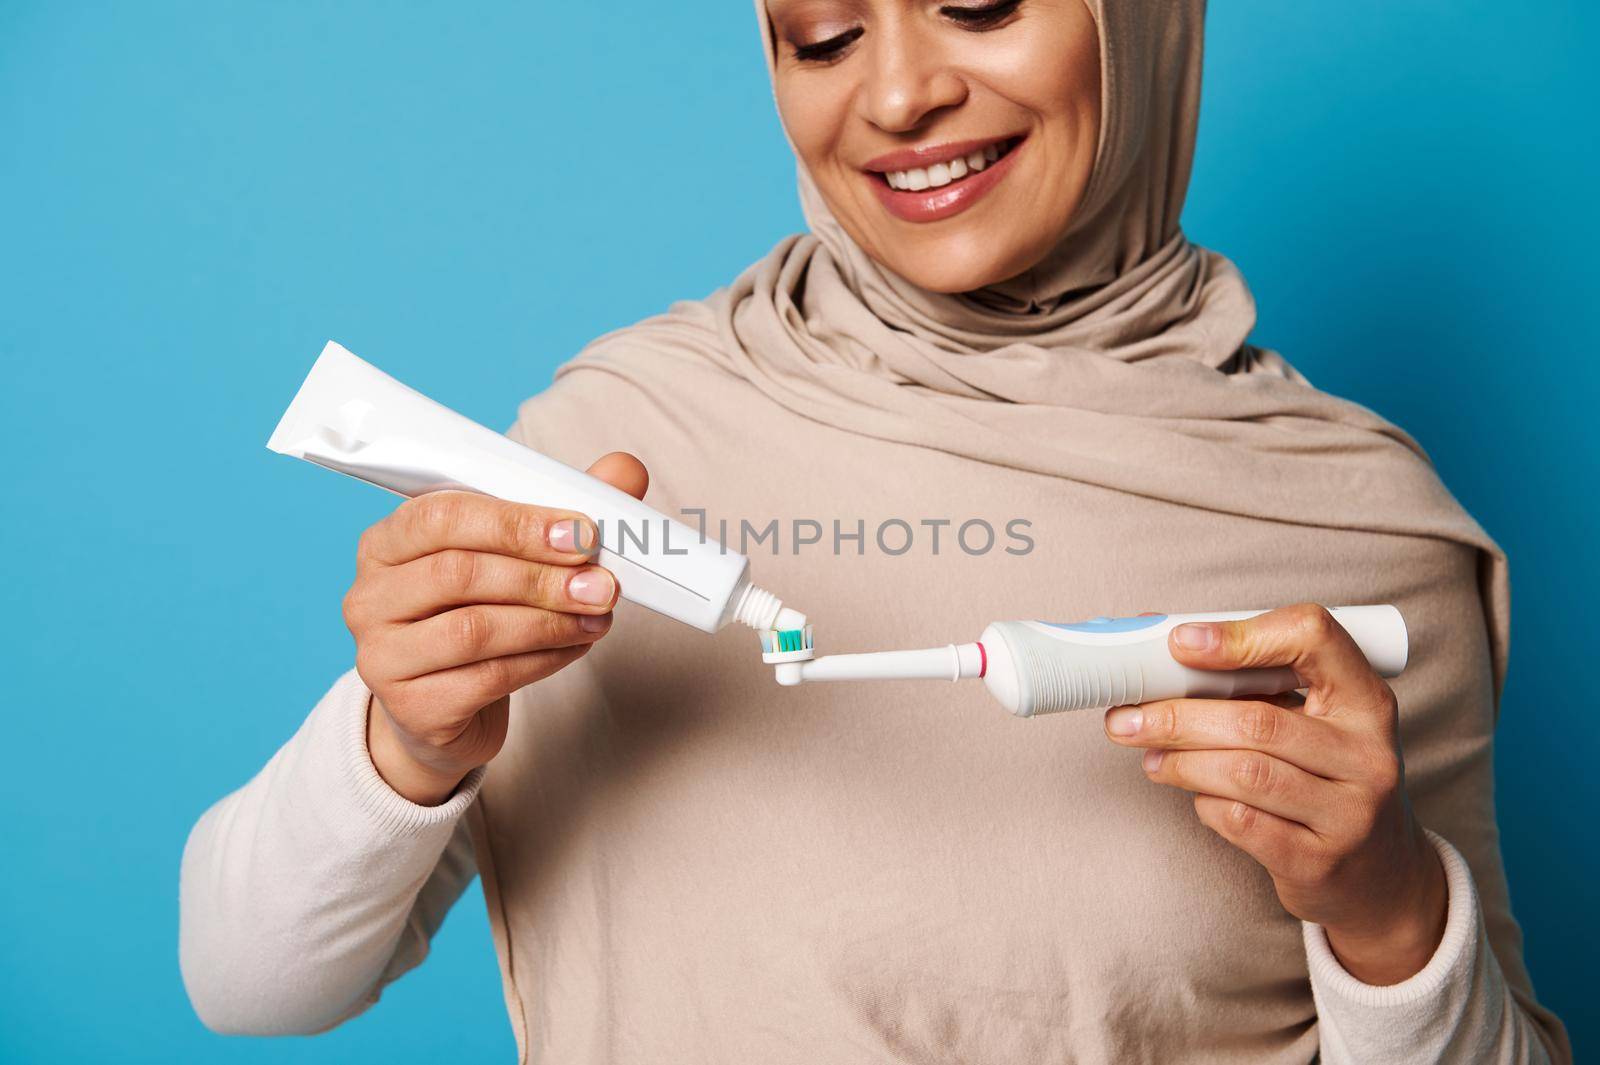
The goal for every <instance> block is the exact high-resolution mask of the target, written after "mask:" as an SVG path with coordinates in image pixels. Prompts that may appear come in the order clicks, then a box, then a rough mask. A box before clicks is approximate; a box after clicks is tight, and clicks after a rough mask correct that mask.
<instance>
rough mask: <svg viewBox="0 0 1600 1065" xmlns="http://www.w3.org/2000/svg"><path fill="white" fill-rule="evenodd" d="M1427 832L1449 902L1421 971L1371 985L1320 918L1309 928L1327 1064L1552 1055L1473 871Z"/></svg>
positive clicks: (1506, 1061) (1504, 1062) (1480, 1061)
mask: <svg viewBox="0 0 1600 1065" xmlns="http://www.w3.org/2000/svg"><path fill="white" fill-rule="evenodd" d="M1428 839H1429V840H1430V841H1431V842H1432V843H1433V845H1434V847H1436V848H1437V849H1438V851H1439V859H1440V861H1441V862H1443V864H1444V872H1445V881H1446V884H1447V886H1448V890H1449V893H1450V901H1449V910H1448V915H1447V917H1446V918H1445V930H1444V937H1443V938H1442V939H1441V940H1440V942H1439V948H1438V949H1437V950H1436V951H1434V955H1433V957H1432V958H1431V959H1429V961H1428V964H1427V965H1426V966H1424V967H1423V969H1422V971H1421V972H1419V973H1417V974H1416V975H1415V976H1412V977H1411V978H1410V979H1408V980H1406V981H1404V982H1402V983H1398V984H1394V985H1391V986H1388V987H1378V986H1374V985H1372V984H1365V983H1362V982H1361V981H1360V980H1357V979H1356V978H1355V977H1354V976H1351V975H1350V973H1349V972H1348V971H1346V969H1345V968H1344V966H1342V965H1340V964H1339V959H1338V958H1337V957H1335V956H1334V953H1333V950H1332V949H1331V948H1330V947H1329V946H1328V937H1327V935H1326V934H1325V933H1324V932H1323V930H1322V927H1321V926H1320V925H1315V924H1306V925H1305V926H1304V933H1305V944H1306V961H1307V964H1308V967H1309V968H1310V970H1311V993H1312V996H1313V998H1314V999H1315V1001H1316V1005H1317V1027H1318V1031H1319V1034H1320V1037H1321V1044H1322V1048H1321V1049H1322V1058H1321V1060H1322V1062H1323V1063H1324V1065H1357V1063H1367V1062H1384V1063H1385V1065H1406V1063H1408V1062H1417V1063H1419V1065H1420V1063H1422V1062H1427V1063H1430V1065H1436V1063H1437V1065H1457V1063H1460V1065H1468V1063H1471V1065H1487V1063H1496V1065H1510V1063H1522V1062H1529V1063H1533V1062H1549V1061H1550V1060H1551V1059H1550V1054H1549V1051H1548V1049H1547V1048H1546V1046H1545V1043H1544V1040H1543V1038H1541V1035H1540V1031H1541V1030H1540V1029H1539V1028H1538V1027H1537V1026H1536V1025H1534V1023H1533V1022H1532V1020H1531V1019H1530V1018H1529V1017H1528V1015H1527V1014H1526V1013H1525V1012H1524V1011H1523V1010H1522V1009H1521V1008H1520V1007H1519V1006H1518V1005H1517V1003H1516V1002H1515V1001H1514V1000H1513V999H1512V997H1511V992H1510V989H1509V988H1508V986H1507V984H1506V981H1505V977H1504V975H1503V974H1502V973H1501V971H1500V963H1499V962H1498V961H1497V960H1495V956H1494V951H1493V950H1491V949H1490V946H1489V938H1488V936H1487V934H1486V933H1485V931H1484V926H1483V917H1482V915H1481V914H1480V913H1479V909H1478V892H1477V888H1476V886H1475V885H1474V884H1473V881H1472V871H1471V870H1470V869H1468V867H1467V863H1466V861H1465V860H1464V859H1463V858H1462V857H1461V855H1460V853H1458V852H1457V851H1456V849H1455V848H1454V847H1453V846H1451V845H1450V844H1449V843H1448V842H1447V841H1446V840H1445V839H1444V838H1443V837H1441V836H1439V835H1437V834H1436V833H1434V832H1431V831H1430V832H1428Z"/></svg>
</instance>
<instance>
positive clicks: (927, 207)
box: [866, 138, 1027, 222]
mask: <svg viewBox="0 0 1600 1065" xmlns="http://www.w3.org/2000/svg"><path fill="white" fill-rule="evenodd" d="M984 143H990V144H992V143H993V142H992V141H987V142H984ZM1026 143H1027V138H1023V139H1022V140H1021V141H1018V142H1017V143H1016V144H1015V145H1013V146H1012V148H1011V150H1010V151H1009V152H1007V153H1006V154H1004V155H1002V156H1001V157H1000V158H999V159H997V160H995V161H994V162H992V163H990V164H989V165H988V166H986V167H984V168H983V169H982V170H979V171H977V172H976V173H971V172H969V173H968V174H967V176H966V177H964V178H961V179H960V180H958V181H952V182H950V184H948V185H941V186H940V187H939V188H936V189H923V190H922V191H921V192H912V191H910V190H909V189H896V188H891V187H890V185H889V183H888V182H887V181H885V180H884V178H883V175H882V174H874V173H869V174H867V175H866V179H867V180H868V181H870V182H872V191H873V192H874V193H876V194H877V196H878V200H879V201H880V202H881V203H882V204H883V206H884V207H885V208H887V209H888V211H889V213H890V214H892V215H894V216H895V217H896V218H898V219H901V220H902V221H905V222H937V221H939V220H940V219H942V218H949V217H950V216H951V215H957V214H960V213H961V212H962V211H965V210H966V209H967V208H968V207H971V206H972V205H973V204H974V203H977V202H978V200H979V198H981V197H982V196H983V195H984V194H985V193H987V192H988V191H989V190H990V189H992V188H994V187H995V186H996V185H998V184H999V183H1000V180H1001V179H1002V178H1004V177H1005V176H1006V175H1007V174H1008V173H1010V172H1011V163H1012V161H1013V160H1014V159H1016V157H1017V155H1018V154H1019V153H1020V152H1021V151H1022V147H1023V145H1024V144H1026Z"/></svg>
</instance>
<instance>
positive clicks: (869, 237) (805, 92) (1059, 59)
mask: <svg viewBox="0 0 1600 1065" xmlns="http://www.w3.org/2000/svg"><path fill="white" fill-rule="evenodd" d="M767 10H768V13H769V15H770V17H771V20H772V28H773V35H774V38H775V42H774V43H775V47H776V68H777V73H776V78H775V81H776V90H777V100H778V110H779V113H780V114H781V115H782V116H783V124H784V127H785V128H786V129H787V130H788V131H789V137H790V139H791V140H792V141H793V142H794V146H795V149H796V151H797V152H798V153H799V155H800V159H801V162H803V163H804V164H805V167H806V170H807V171H808V172H809V173H810V174H811V178H812V180H813V181H814V182H815V183H816V186H817V190H818V191H819V192H820V193H821V194H822V197H823V199H824V200H825V201H826V202H827V205H828V208H829V210H831V211H832V212H833V216H834V217H835V218H836V219H838V221H839V224H840V225H841V226H843V227H844V229H845V232H847V233H849V234H850V236H851V237H852V238H853V239H854V240H855V241H856V243H857V244H859V245H860V246H861V247H862V248H863V249H864V250H865V251H866V252H867V254H869V255H871V256H872V257H873V258H874V259H876V260H877V261H878V262H880V263H883V264H884V265H885V266H887V267H889V268H890V269H891V270H893V271H894V272H895V273H897V274H900V275H901V276H902V277H905V278H907V279H908V280H910V281H912V282H914V283H915V284H917V285H920V286H921V287H923V288H928V289H932V290H934V291H937V292H967V291H970V290H972V289H976V288H981V287H983V286H984V285H989V284H993V283H995V282H997V281H1003V280H1005V279H1007V278H1010V277H1015V276H1016V275H1017V274H1020V273H1022V272H1023V271H1024V270H1026V269H1028V268H1029V267H1030V266H1033V265H1034V264H1035V263H1037V262H1039V260H1041V259H1042V258H1044V256H1045V255H1046V253H1048V252H1049V251H1050V249H1051V248H1052V247H1054V246H1055V245H1056V244H1057V243H1059V241H1060V239H1061V238H1062V236H1064V235H1065V233H1066V232H1067V227H1068V225H1069V223H1070V222H1071V220H1072V216H1073V213H1074V212H1075V211H1076V210H1077V207H1078V205H1079V203H1080V202H1082V199H1083V192H1084V188H1085V187H1086V186H1087V185H1088V182H1089V173H1090V170H1091V169H1092V168H1093V166H1094V156H1095V145H1096V142H1097V139H1098V137H1099V134H1100V45H1099V37H1098V34H1097V33H1096V28H1095V23H1094V18H1093V16H1092V15H1091V14H1090V12H1089V9H1088V8H1087V7H1086V6H1085V4H1084V0H999V2H996V0H951V2H948V3H934V2H930V0H767Z"/></svg>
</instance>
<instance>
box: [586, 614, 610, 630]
mask: <svg viewBox="0 0 1600 1065" xmlns="http://www.w3.org/2000/svg"><path fill="white" fill-rule="evenodd" d="M578 627H579V628H580V629H582V630H583V631H584V632H605V631H606V629H608V628H610V627H611V615H610V614H579V615H578Z"/></svg>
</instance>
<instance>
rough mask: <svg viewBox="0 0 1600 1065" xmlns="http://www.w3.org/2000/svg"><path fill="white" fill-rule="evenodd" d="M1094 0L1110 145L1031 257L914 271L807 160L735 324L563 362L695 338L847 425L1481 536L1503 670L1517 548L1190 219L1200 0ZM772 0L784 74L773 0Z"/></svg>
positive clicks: (1326, 514)
mask: <svg viewBox="0 0 1600 1065" xmlns="http://www.w3.org/2000/svg"><path fill="white" fill-rule="evenodd" d="M1090 7H1091V10H1092V12H1093V14H1094V17H1095V21H1096V23H1097V25H1098V29H1099V37H1100V47H1101V57H1102V62H1101V71H1102V74H1101V77H1102V101H1103V102H1102V106H1101V130H1100V140H1099V146H1098V150H1097V155H1096V159H1095V164H1094V168H1093V172H1092V174H1091V177H1090V182H1089V187H1088V189H1087V191H1086V193H1085V198H1084V203H1083V205H1082V207H1081V209H1080V210H1079V212H1078V214H1077V216H1076V221H1075V222H1074V224H1073V226H1072V227H1071V230H1070V231H1069V232H1068V233H1067V234H1066V236H1065V237H1064V238H1063V239H1062V241H1061V243H1060V244H1059V245H1058V246H1057V247H1056V248H1055V250H1054V251H1052V252H1051V253H1050V254H1049V255H1048V256H1046V258H1045V259H1044V260H1043V261H1042V262H1040V263H1039V264H1037V265H1036V266H1034V267H1033V268H1032V269H1030V270H1028V271H1027V272H1025V273H1024V274H1022V275H1020V276H1018V277H1015V278H1011V279H1009V280H1006V281H1003V282H1000V283H998V284H995V285H991V286H989V287H987V288H984V289H981V290H979V291H976V292H970V293H964V294H960V295H943V294H939V293H934V292H929V291H927V290H924V289H921V288H918V287H917V286H915V285H913V284H911V283H910V282H909V281H907V280H906V279H904V278H902V277H899V276H897V275H895V274H894V273H893V272H891V271H890V270H888V269H887V268H886V267H884V266H883V265H881V264H879V263H877V262H875V261H874V260H873V259H871V258H870V257H869V256H868V255H867V254H866V253H865V252H863V251H862V250H861V248H860V247H859V246H857V245H856V243H855V242H854V241H853V240H851V239H850V237H849V236H848V235H847V234H846V233H845V232H844V230H843V228H842V227H841V226H840V225H839V223H838V222H837V221H836V220H835V219H834V218H833V216H832V215H831V214H830V213H829V211H828V208H827V205H826V204H825V203H824V202H823V200H822V197H821V196H820V194H819V193H818V192H817V189H816V186H815V185H814V184H813V183H812V181H811V179H810V177H809V175H808V174H807V173H806V170H805V167H804V165H803V164H799V163H797V172H798V180H799V186H800V199H801V203H802V205H803V207H804V210H805V216H806V220H807V222H808V223H809V224H810V227H811V232H810V234H808V235H804V236H797V237H793V238H790V239H788V240H785V241H783V242H780V243H779V244H778V246H777V247H775V248H774V249H773V250H772V251H771V252H770V253H769V254H768V255H767V256H766V257H764V258H763V259H761V260H760V261H758V262H757V263H755V264H754V265H752V266H751V267H750V268H749V269H748V270H746V271H745V272H744V274H743V275H742V276H741V277H740V278H739V279H738V280H737V281H735V282H734V284H733V285H731V286H730V287H728V288H726V289H722V290H720V291H718V292H717V293H715V294H714V295H712V296H711V297H710V298H709V300H707V301H706V304H705V306H709V308H710V310H711V312H712V314H713V315H714V317H715V320H716V333H717V342H716V343H712V344H708V343H706V342H705V340H704V338H703V337H702V336H700V335H698V334H697V333H696V331H691V330H686V329H684V328H683V324H682V321H681V320H679V319H677V318H675V317H674V316H673V315H664V316H662V317H660V318H658V319H652V320H650V321H646V322H644V323H641V324H639V325H636V326H633V327H630V328H629V329H627V330H623V331H619V332H618V333H616V334H612V335H611V336H610V337H605V338H601V339H600V340H599V341H597V342H595V343H594V344H592V345H591V346H590V347H589V348H588V349H587V350H586V351H585V353H584V355H583V357H581V358H580V359H578V360H575V361H574V362H573V363H570V364H568V366H567V367H564V368H563V369H562V370H561V371H559V372H558V376H559V375H560V374H561V373H565V372H568V371H569V370H570V369H572V368H574V367H578V366H583V367H588V368H594V369H605V370H608V371H610V372H612V373H615V374H618V375H620V376H622V377H624V378H627V379H629V380H631V381H633V382H634V383H636V384H638V385H641V386H642V387H645V388H647V389H653V390H655V391H656V392H657V394H670V392H671V388H672V384H673V382H672V375H673V373H674V372H675V371H674V369H673V367H672V364H671V363H670V361H667V360H662V359H659V358H656V357H654V356H653V355H652V352H651V349H652V347H653V346H654V344H655V342H656V341H659V342H660V343H662V344H666V345H668V346H681V345H684V344H689V345H691V346H693V347H694V348H695V349H696V350H697V351H698V352H699V353H700V354H702V355H703V357H704V358H706V359H709V360H712V361H714V362H715V363H717V364H718V365H720V366H722V367H723V368H724V369H726V370H727V371H729V372H730V373H733V374H735V375H737V376H738V377H741V378H744V379H745V380H747V381H749V382H750V383H751V384H753V385H754V386H755V387H757V388H758V389H760V390H761V391H762V392H763V393H765V394H766V395H767V396H769V397H771V398H772V399H773V400H775V401H776V402H778V403H779V404H781V405H782V406H784V407H786V408H788V409H790V410H792V411H794V412H796V413H797V414H800V415H802V416H804V417H806V418H809V419H812V420H815V421H818V422H822V423H824V424H827V425H830V426H833V427H836V428H838V429H841V430H843V431H845V432H847V433H857V434H862V435H865V436H870V437H876V438H880V439H886V440H894V441H899V442H902V443H909V444H915V445H919V446H923V447H929V448H934V449H937V450H940V451H945V452H949V453H952V454H955V455H959V456H963V457H966V458H969V459H972V460H975V461H978V462H984V463H994V464H998V465H1001V466H1006V467H1012V468H1016V469H1021V470H1028V471H1033V472H1039V473H1045V474H1049V475H1053V476H1057V477H1063V478H1069V479H1072V480H1075V481H1080V482H1084V483H1087V484H1092V485H1098V486H1101V487H1104V488H1109V489H1113V490H1116V491H1119V492H1127V493H1132V494H1135V495H1140V496H1146V497H1150V498H1153V499H1158V500H1163V501H1167V502H1171V503H1177V504H1181V505H1184V506H1190V507H1197V508H1201V509H1205V510H1212V511H1219V512H1222V513H1226V514H1240V515H1247V516H1252V517H1258V518H1265V519H1269V520H1274V521H1282V522H1289V523H1294V524H1299V525H1311V526H1322V527H1327V528H1333V529H1357V530H1366V531H1371V532H1378V533H1392V534H1399V535H1404V536H1421V537H1433V538H1439V539H1443V540H1450V541H1456V542H1459V543H1463V544H1467V545H1470V546H1472V547H1474V548H1476V549H1478V550H1479V551H1480V552H1481V567H1480V568H1481V572H1482V579H1481V589H1482V595H1483V600H1484V606H1485V614H1486V617H1487V620H1488V629H1489V632H1490V642H1491V650H1492V657H1493V663H1494V676H1495V685H1496V692H1498V690H1499V687H1500V685H1501V683H1502V682H1503V679H1504V676H1505V666H1506V657H1507V641H1508V623H1509V614H1508V596H1509V590H1508V583H1507V576H1506V566H1505V559H1504V556H1503V555H1502V553H1501V552H1500V550H1499V548H1498V547H1497V546H1496V545H1495V544H1494V542H1493V541H1492V540H1490V539H1489V537H1488V536H1487V535H1486V534H1485V533H1484V532H1483V530H1482V529H1481V528H1479V526H1478V525H1477V523H1476V522H1474V521H1473V520H1472V519H1471V518H1470V517H1469V516H1468V515H1467V514H1466V513H1465V512H1464V511H1463V510H1462V509H1461V508H1460V507H1459V505H1457V503H1456V502H1455V500H1454V499H1453V498H1452V497H1451V495H1450V494H1449V492H1448V491H1447V490H1446V489H1445V488H1444V486H1443V485H1442V484H1441V483H1440V482H1439V480H1438V479H1437V477H1436V476H1435V475H1434V473H1433V471H1432V469H1431V467H1430V466H1429V464H1428V461H1427V458H1426V456H1425V455H1424V453H1423V452H1422V449H1421V448H1420V447H1419V446H1418V445H1417V444H1416V443H1415V442H1414V441H1413V440H1411V438H1410V437H1409V436H1407V435H1406V434H1405V433H1404V432H1402V431H1401V430H1400V429H1398V428H1396V427H1395V426H1393V425H1391V424H1390V423H1388V422H1386V421H1385V420H1383V419H1382V418H1380V417H1379V416H1378V415H1376V414H1374V413H1373V412H1371V411H1369V410H1367V409H1366V408H1364V407H1361V406H1359V405H1357V404H1354V403H1351V402H1348V401H1345V400H1342V399H1338V398H1336V397H1333V396H1330V395H1327V394H1325V393H1322V392H1318V391H1316V390H1314V389H1313V388H1310V387H1308V384H1307V382H1306V380H1305V379H1304V378H1303V377H1302V376H1301V375H1300V374H1299V373H1298V372H1296V371H1295V370H1294V368H1293V367H1291V366H1290V365H1289V364H1288V363H1287V362H1285V361H1284V360H1283V359H1282V358H1281V357H1280V356H1279V355H1278V354H1276V353H1275V352H1272V351H1267V350H1264V349H1260V348H1257V347H1254V346H1252V345H1250V344H1248V343H1247V342H1246V338H1247V337H1248V336H1249V334H1250V331H1251V329H1252V328H1253V327H1254V325H1255V304H1254V301H1253V299H1252V298H1251V295H1250V291H1249V289H1248V288H1247V287H1246V285H1245V282H1244V279H1243V277H1242V276H1241V275H1240V274H1239V271H1238V270H1237V268H1235V267H1234V265H1233V264H1232V263H1231V262H1229V261H1228V260H1227V259H1225V258H1224V257H1222V256H1221V255H1218V254H1216V253H1215V252H1211V251H1208V250H1206V249H1204V248H1200V247H1197V246H1195V245H1194V244H1191V243H1190V242H1189V241H1188V239H1187V238H1185V236H1184V235H1183V232H1182V230H1181V229H1180V228H1179V225H1178V219H1179V215H1180V214H1181V212H1182V208H1183V200H1184V195H1185V192H1186V189H1187V186H1188V179H1189V170H1190V164H1191V161H1192V159H1193V155H1194V143H1195V129H1196V124H1197V119H1198V115H1199V104H1200V68H1201V55H1202V45H1203V32H1202V31H1203V24H1204V11H1205V5H1204V3H1203V0H1181V2H1175V0H1137V2H1136V0H1125V2H1118V3H1114V4H1108V3H1105V2H1103V0H1090ZM756 14H757V17H758V21H759V26H760V31H761V40H762V42H763V48H764V51H765V54H766V56H767V64H768V71H769V74H770V73H771V72H772V70H773V53H772V34H771V31H770V25H769V23H768V20H767V15H766V7H765V4H764V3H763V2H762V0H756ZM700 306H701V305H696V307H697V309H698V308H699V307H700Z"/></svg>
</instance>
